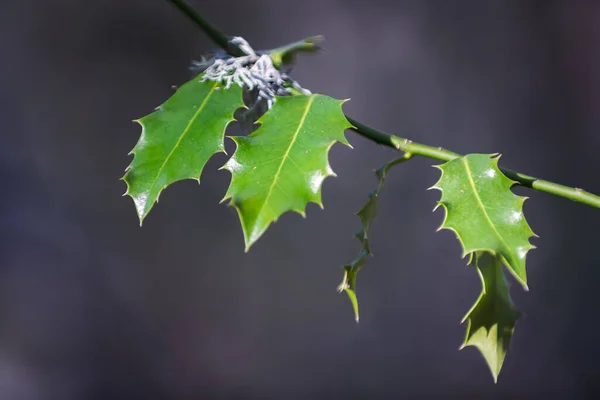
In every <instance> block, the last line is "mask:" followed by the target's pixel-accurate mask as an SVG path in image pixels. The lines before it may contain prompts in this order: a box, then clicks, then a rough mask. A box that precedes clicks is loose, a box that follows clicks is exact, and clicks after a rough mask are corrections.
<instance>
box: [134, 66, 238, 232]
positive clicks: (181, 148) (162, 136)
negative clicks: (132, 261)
mask: <svg viewBox="0 0 600 400" xmlns="http://www.w3.org/2000/svg"><path fill="white" fill-rule="evenodd" d="M219 85H220V84H218V83H216V82H201V80H200V79H198V77H196V78H194V79H192V80H191V81H189V82H187V83H186V84H184V85H183V86H181V87H180V88H179V89H178V90H177V92H175V94H173V96H171V97H170V98H169V99H168V100H167V101H166V102H165V103H164V104H163V105H161V106H160V107H158V108H157V111H155V112H153V113H152V114H149V115H147V116H145V117H143V118H140V119H138V120H135V122H137V123H139V124H140V125H141V126H142V133H141V136H140V139H139V141H138V143H137V144H136V145H135V147H134V148H133V150H132V151H131V154H134V159H133V161H132V162H131V164H130V166H129V167H128V169H127V172H126V173H125V176H124V177H123V180H124V181H125V182H126V183H127V186H128V195H129V196H131V198H132V199H133V201H134V203H135V206H136V210H137V213H138V217H139V218H140V225H141V224H142V221H143V219H144V218H145V217H146V216H147V215H148V213H149V212H150V210H151V209H152V207H153V206H154V204H155V203H156V202H157V201H158V197H159V195H160V193H161V191H162V190H163V189H164V188H166V187H167V186H168V185H170V184H172V183H174V182H177V181H180V180H184V179H196V180H199V178H200V174H201V173H202V169H203V168H204V166H205V165H206V162H207V161H208V159H209V158H211V157H212V156H213V154H215V153H218V152H221V151H223V136H224V132H225V128H226V127H227V125H228V124H229V123H230V122H231V121H232V120H233V113H234V112H235V110H236V109H238V108H240V107H242V106H243V105H244V103H243V101H242V88H241V87H239V86H237V85H233V86H232V87H231V88H229V89H227V90H216V89H217V88H219V87H220V86H219Z"/></svg>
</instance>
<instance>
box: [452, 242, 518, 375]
mask: <svg viewBox="0 0 600 400" xmlns="http://www.w3.org/2000/svg"><path fill="white" fill-rule="evenodd" d="M474 260H475V266H476V268H477V272H478V273H479V277H480V278H481V286H482V292H481V294H480V295H479V298H478V299H477V301H476V302H475V305H474V306H473V308H471V310H470V311H469V312H468V313H467V315H466V316H465V317H464V319H463V322H464V321H465V320H466V321H468V325H467V334H466V337H465V341H464V343H463V345H462V346H461V349H463V348H464V347H467V346H474V347H476V348H477V349H478V350H479V351H480V352H481V354H482V355H483V357H484V359H485V361H486V362H487V364H488V367H489V368H490V371H491V372H492V375H493V377H494V381H497V380H498V374H500V370H501V369H502V364H503V363H504V357H505V356H506V352H507V351H508V347H509V345H510V340H511V338H512V335H513V332H514V330H515V323H516V322H517V319H518V318H519V316H520V315H521V313H520V312H519V311H518V310H517V309H516V308H515V306H514V304H513V302H512V299H511V298H510V291H509V287H508V284H507V282H506V278H505V277H504V272H503V270H502V268H503V267H502V260H500V257H498V256H493V255H491V254H489V253H485V252H478V253H476V254H475V257H474Z"/></svg>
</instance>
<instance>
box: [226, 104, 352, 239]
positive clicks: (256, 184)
mask: <svg viewBox="0 0 600 400" xmlns="http://www.w3.org/2000/svg"><path fill="white" fill-rule="evenodd" d="M342 103H343V101H340V100H335V99H332V98H331V97H328V96H324V95H318V94H314V95H310V96H290V97H278V98H277V101H276V102H275V104H274V105H273V107H272V108H271V109H270V110H269V111H268V112H267V113H266V114H264V115H263V116H262V117H261V118H260V119H259V120H258V123H260V124H261V126H260V128H258V129H257V130H256V131H254V132H253V133H252V134H250V135H249V136H247V137H233V140H234V141H235V142H236V144H237V150H236V151H235V153H234V155H233V156H232V157H231V159H230V160H229V161H228V162H227V163H226V164H225V166H224V167H223V168H225V169H227V170H229V171H230V172H231V175H232V177H231V184H230V186H229V189H228V191H227V194H226V195H225V199H230V204H231V205H233V206H234V207H235V208H236V209H237V211H238V214H239V217H240V222H241V224H242V230H243V233H244V241H245V243H246V250H248V249H249V248H250V246H251V245H252V244H253V243H255V242H256V241H257V240H258V238H260V236H261V235H262V234H263V233H264V232H265V231H266V229H267V228H268V227H269V225H270V224H271V223H272V222H274V221H277V219H278V218H279V216H281V215H282V214H283V213H284V212H286V211H290V210H291V211H296V212H298V213H300V214H302V215H304V210H305V207H306V205H307V203H308V202H314V203H317V204H319V205H321V206H322V203H321V184H322V183H323V180H324V179H325V178H326V177H328V176H331V175H334V173H333V171H332V169H331V167H330V166H329V162H328V152H329V149H330V148H331V146H332V145H333V144H334V143H335V142H340V143H344V144H348V142H347V141H346V138H345V137H344V130H345V129H347V128H349V127H350V126H351V125H350V123H349V122H348V121H347V120H346V117H345V116H344V114H343V112H342ZM225 199H224V200H225Z"/></svg>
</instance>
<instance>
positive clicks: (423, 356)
mask: <svg viewBox="0 0 600 400" xmlns="http://www.w3.org/2000/svg"><path fill="white" fill-rule="evenodd" d="M191 3H192V4H193V5H194V6H195V7H196V8H197V9H198V10H200V11H201V12H203V13H204V14H205V15H206V17H208V18H209V19H211V20H212V21H213V22H214V23H216V24H217V25H219V26H221V27H222V28H223V29H224V30H225V31H227V32H228V33H230V34H232V35H233V34H235V35H242V36H244V37H245V38H246V39H248V40H249V41H250V42H251V43H252V44H253V45H254V46H255V47H256V48H258V49H261V48H269V47H275V46H278V45H281V44H284V43H287V42H290V41H294V40H297V39H300V38H302V37H306V36H310V35H314V34H324V35H325V36H326V37H327V42H326V43H325V46H326V48H327V50H328V51H327V52H326V53H325V54H323V55H320V56H315V57H310V56H305V57H301V58H300V60H299V65H298V67H297V69H296V71H295V74H294V76H295V78H297V79H298V80H299V81H300V82H301V83H302V84H303V85H304V86H306V87H309V88H311V89H312V90H313V91H315V92H320V93H326V94H329V95H332V96H334V97H337V98H352V101H350V102H349V103H347V104H346V106H345V110H346V111H347V112H349V113H350V114H351V115H353V116H355V117H356V118H357V119H359V120H361V121H364V122H366V123H369V124H372V125H374V126H376V127H378V128H381V129H384V130H387V131H389V132H393V133H396V134H398V135H400V136H407V137H409V138H411V139H414V140H416V141H420V142H424V143H428V144H435V145H441V146H445V147H449V148H451V149H453V150H455V151H459V152H463V153H467V152H489V153H492V152H501V153H503V154H504V156H503V158H502V161H501V162H502V165H504V166H508V167H510V168H513V169H517V170H519V171H522V172H525V173H529V174H534V175H540V176H543V177H547V178H548V179H552V180H556V181H558V182H562V183H565V184H569V185H574V186H583V187H584V188H585V189H587V190H589V191H591V192H596V193H600V177H599V175H598V171H599V169H598V156H597V153H598V151H599V150H600V148H599V146H600V134H599V133H600V112H599V111H600V110H599V108H600V23H599V21H600V2H597V1H575V0H564V1H524V0H512V1H501V0H497V1H485V2H484V1H478V0H473V1H452V2H450V1H447V2H446V1H442V0H439V1H421V0H419V1H417V0H414V1H388V2H386V1H368V2H367V1H347V0H346V1H342V0H338V1H334V0H328V1H325V0H304V1H301V2H297V1H294V2H292V1H283V0H279V1H274V0H252V1H242V0H239V1H218V0H212V1H201V0H196V1H191ZM212 47H213V45H212V44H211V43H210V42H209V41H208V40H207V39H206V38H205V37H204V36H203V34H202V33H201V32H199V31H198V30H197V29H196V27H195V26H194V25H193V24H192V23H191V22H189V21H188V20H187V19H186V18H185V17H184V16H183V15H181V14H180V13H179V12H178V11H177V10H176V9H175V8H174V7H172V6H171V5H169V4H167V2H165V1H161V0H155V1H151V0H129V1H117V0H104V1H76V0H37V1H36V0H21V1H14V2H8V1H5V2H2V4H0V54H1V63H0V132H1V141H0V180H1V182H2V185H1V189H0V194H1V195H0V398H1V399H9V400H21V399H25V400H29V399H32V400H37V399H40V400H41V399H51V400H54V399H60V400H65V399H199V398H215V397H220V398H231V397H234V398H309V397H311V398H384V397H387V398H397V397H402V396H404V397H406V398H414V397H417V395H418V396H419V397H424V398H432V397H444V398H454V397H459V396H460V397H462V398H507V396H512V397H513V398H539V396H542V395H546V396H550V398H581V397H585V396H586V395H587V396H591V395H592V394H593V393H594V392H595V391H598V389H599V388H600V384H598V376H599V374H600V367H599V366H598V361H597V360H598V358H599V357H600V342H599V341H598V330H599V328H600V323H598V316H599V315H600V310H598V307H597V304H598V296H597V293H598V291H599V290H598V288H599V287H600V256H599V255H598V252H597V250H598V246H599V245H600V234H599V231H598V224H599V223H600V210H597V209H592V208H590V207H585V206H583V205H579V204H576V203H572V202H570V201H568V200H565V199H562V198H555V197H552V196H549V195H546V194H543V193H538V192H532V191H525V190H518V192H519V193H520V194H526V195H527V196H530V197H531V200H529V201H528V202H527V203H526V205H525V211H526V215H527V217H528V220H529V222H530V224H531V226H532V227H533V229H534V230H535V231H536V233H537V234H539V235H540V239H536V240H535V244H536V245H538V247H539V249H538V250H535V251H533V252H531V253H530V256H529V257H528V271H529V283H530V288H531V291H530V292H529V293H523V292H522V290H521V289H520V288H519V287H518V286H517V285H516V284H515V285H513V297H514V299H515V302H516V303H517V305H518V307H519V308H520V309H521V310H522V311H523V312H524V313H525V317H524V318H523V319H522V320H520V321H519V323H518V325H517V329H516V332H515V335H514V340H513V343H512V346H511V351H510V353H509V355H508V358H507V361H506V363H505V366H504V370H503V372H502V374H501V375H500V381H499V383H498V385H494V384H493V383H492V379H491V377H490V374H489V372H488V370H487V367H486V366H485V364H484V362H483V360H482V359H481V356H480V355H479V354H478V353H477V351H476V350H474V349H472V348H470V349H467V350H464V351H462V352H459V351H457V348H458V346H459V345H460V343H461V341H462V339H463V335H464V329H465V327H464V326H460V325H459V322H460V320H461V318H462V317H463V315H464V313H465V312H466V311H467V310H468V309H469V307H470V306H471V304H472V303H473V301H474V300H475V299H476V297H477V295H478V293H479V282H478V278H477V276H476V274H475V272H474V270H472V269H471V268H467V267H466V266H465V261H464V260H461V259H460V246H459V244H458V242H457V241H456V239H455V238H454V236H453V235H452V234H451V233H450V232H448V231H444V232H441V233H435V229H436V228H437V227H438V226H439V225H440V223H441V220H442V217H443V212H442V211H437V212H436V213H431V210H432V208H433V207H434V205H435V202H436V200H437V199H438V198H439V193H438V192H436V191H425V189H426V188H428V187H429V186H431V185H432V184H433V183H435V181H436V180H437V178H438V172H437V171H436V170H435V169H433V168H431V167H430V165H432V164H433V163H434V162H433V161H432V160H428V159H416V160H414V161H411V162H410V163H408V164H406V165H403V166H401V167H398V168H397V169H395V170H394V171H393V172H392V174H391V175H390V178H389V180H388V184H387V186H386V188H385V189H384V192H383V193H382V198H381V203H380V214H379V215H380V218H378V219H377V221H376V222H375V224H374V227H373V233H372V247H373V251H374V252H375V254H376V257H375V258H374V259H372V260H371V262H370V263H369V265H368V267H367V268H366V269H365V270H364V271H363V272H362V273H361V275H360V278H359V289H358V290H359V297H360V300H361V306H362V319H361V323H360V324H359V325H356V324H355V323H354V321H353V318H352V313H351V308H350V305H349V303H348V301H347V299H346V298H345V296H340V295H338V294H337V293H336V292H335V288H336V286H337V284H338V283H339V281H340V280H341V277H342V269H341V266H342V265H343V264H344V263H346V262H348V261H350V260H351V259H352V258H353V257H354V256H355V255H356V253H357V251H358V244H357V242H356V241H355V240H354V239H353V237H352V233H353V231H354V229H355V228H356V226H357V223H358V218H357V217H355V216H354V215H353V213H354V212H355V211H357V210H358V209H359V208H360V207H361V205H362V204H363V203H364V201H365V200H366V199H367V193H368V192H369V191H370V190H372V189H373V188H374V187H375V185H376V180H375V178H374V175H373V174H372V169H373V168H376V167H378V166H379V165H380V164H382V163H383V162H384V161H386V160H388V159H391V158H392V157H394V156H395V154H394V153H393V152H392V151H390V150H388V149H385V148H382V147H378V146H376V145H374V144H372V143H370V142H367V141H366V140H364V139H362V138H360V137H358V136H357V135H355V134H354V133H351V132H349V133H348V134H347V135H348V137H349V139H350V141H351V143H352V144H353V146H354V148H355V149H354V150H350V149H348V148H346V147H344V146H336V147H335V148H334V149H333V150H332V153H331V164H332V166H333V168H334V170H335V171H336V172H337V174H338V177H337V178H330V179H327V180H326V182H325V185H324V189H323V197H324V203H325V210H324V211H321V210H320V209H319V208H318V207H317V206H315V205H310V206H309V207H308V212H307V214H308V218H307V219H306V220H303V219H302V218H301V217H300V216H299V215H297V214H289V215H287V214H286V215H284V216H283V217H282V218H281V220H280V221H279V222H278V223H277V224H275V225H273V226H272V227H271V228H270V229H269V231H268V232H267V233H266V234H265V235H264V237H263V238H262V239H261V240H260V241H259V242H258V243H257V245H256V246H255V247H254V248H252V250H251V251H250V252H249V253H248V254H244V251H243V249H244V246H243V240H242V233H241V229H240V227H239V223H238V221H237V216H236V213H235V211H234V210H233V209H231V208H229V207H226V206H224V205H218V204H217V203H218V202H219V200H220V199H221V197H222V196H223V194H224V193H225V190H226V187H227V185H228V183H229V174H228V172H227V171H217V168H218V167H219V166H221V165H222V164H223V163H224V162H225V160H226V157H225V156H224V155H219V156H217V157H215V158H214V159H213V160H211V161H210V162H209V164H208V166H207V168H206V169H205V173H204V175H203V178H202V184H201V186H200V187H198V185H197V184H196V183H195V182H193V181H187V182H182V183H178V184H176V185H174V186H172V187H171V188H169V189H168V190H167V191H166V192H165V193H163V195H162V196H161V202H160V204H159V205H158V206H157V207H155V209H154V210H153V211H152V213H151V214H150V216H149V217H148V218H147V220H146V222H145V224H144V227H143V228H139V227H138V221H137V217H136V215H135V210H134V207H133V203H132V201H131V200H130V199H129V198H126V197H121V194H122V193H123V192H124V191H125V184H124V183H123V182H121V181H119V178H120V177H121V176H122V175H123V170H124V169H125V167H126V166H127V165H128V164H129V162H130V161H131V158H130V157H128V156H127V153H128V152H129V151H130V150H131V148H132V147H133V145H134V144H135V143H136V141H137V138H138V136H139V133H140V128H139V126H137V125H136V124H133V123H131V120H132V119H134V118H137V117H140V116H143V115H144V114H146V113H148V112H150V111H151V110H152V109H153V108H154V107H155V106H157V105H158V104H160V103H161V102H162V101H164V100H165V99H166V98H167V97H168V96H170V95H171V94H172V89H171V85H177V84H181V83H183V82H185V81H186V80H187V79H189V77H190V73H189V71H188V70H187V66H188V65H189V63H190V61H191V60H192V59H198V58H199V57H200V56H201V55H202V54H205V53H207V52H209V51H210V50H211V49H212Z"/></svg>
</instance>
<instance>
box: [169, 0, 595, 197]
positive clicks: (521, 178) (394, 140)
mask: <svg viewBox="0 0 600 400" xmlns="http://www.w3.org/2000/svg"><path fill="white" fill-rule="evenodd" d="M167 1H169V2H170V3H173V4H174V5H175V6H176V7H177V8H179V10H181V11H182V12H183V13H184V14H185V15H187V16H188V17H189V18H190V19H191V20H193V21H194V22H195V23H196V24H197V25H198V27H199V28H200V29H201V30H202V31H203V32H204V33H205V34H206V35H208V37H209V38H210V39H211V40H212V41H213V42H214V43H215V44H216V45H218V46H219V47H221V48H222V49H223V50H225V51H227V52H228V53H229V54H231V55H233V56H236V57H237V56H240V55H244V53H243V52H242V51H241V49H240V48H239V47H237V46H235V45H233V44H232V43H231V42H230V41H229V37H228V36H227V35H225V33H223V32H222V31H221V30H219V29H218V28H217V27H215V26H214V25H212V24H211V23H210V22H208V21H207V20H206V19H204V18H203V17H202V16H201V15H200V14H198V13H197V12H196V11H194V10H193V9H192V8H191V7H190V6H189V5H188V4H187V3H186V2H185V1H184V0H167ZM288 49H289V50H288ZM276 51H277V56H278V57H279V58H280V59H283V58H285V57H286V55H287V54H286V53H287V52H292V51H297V46H293V45H292V46H283V47H280V48H278V49H277V50H276ZM346 118H348V121H349V122H350V123H351V124H352V125H353V126H354V127H353V128H351V129H352V130H353V131H354V132H356V133H358V134H359V135H361V136H363V137H365V138H367V139H369V140H371V141H373V142H375V143H378V144H381V145H384V146H388V147H392V148H394V149H396V150H399V151H403V152H406V153H409V154H412V155H418V156H422V157H428V158H433V159H435V160H440V161H450V160H453V159H455V158H457V157H461V155H460V154H458V153H454V152H452V151H450V150H446V149H443V148H441V147H433V146H428V145H425V144H420V143H416V142H413V141H412V140H409V139H405V138H401V137H398V136H394V135H389V134H387V133H384V132H382V131H379V130H377V129H375V128H372V127H370V126H367V125H365V124H363V123H361V122H359V121H356V120H355V119H353V118H351V117H349V116H347V115H346ZM501 171H502V172H503V173H504V174H505V175H506V176H508V177H509V178H510V179H512V180H514V181H516V182H518V183H519V184H520V185H522V186H524V187H527V188H531V189H536V190H539V191H541V192H546V193H550V194H553V195H555V196H560V197H565V198H567V199H570V200H573V201H577V202H580V203H583V204H587V205H588V206H592V207H596V208H600V196H597V195H595V194H592V193H589V192H586V191H585V190H583V189H581V188H572V187H569V186H565V185H560V184H558V183H554V182H550V181H545V180H543V179H538V178H535V177H533V176H528V175H525V174H522V173H519V172H515V171H511V170H508V169H501Z"/></svg>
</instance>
